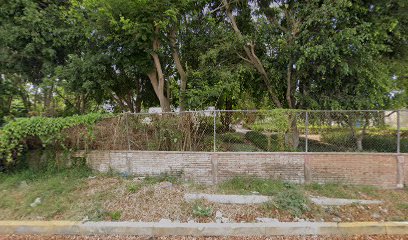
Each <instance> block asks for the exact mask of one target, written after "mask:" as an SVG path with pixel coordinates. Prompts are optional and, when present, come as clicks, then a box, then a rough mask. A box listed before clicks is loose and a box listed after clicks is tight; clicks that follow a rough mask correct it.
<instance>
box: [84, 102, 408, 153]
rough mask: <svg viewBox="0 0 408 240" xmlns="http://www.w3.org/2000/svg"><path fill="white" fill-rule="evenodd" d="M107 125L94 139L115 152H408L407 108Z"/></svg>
mask: <svg viewBox="0 0 408 240" xmlns="http://www.w3.org/2000/svg"><path fill="white" fill-rule="evenodd" d="M107 124H110V125H106V124H105V125H104V127H103V129H105V131H104V134H102V133H101V132H102V131H99V132H100V133H98V128H97V129H95V130H96V138H97V139H106V142H109V144H105V146H104V147H105V148H108V149H117V150H124V149H127V150H151V151H153V150H155V151H214V152H225V151H228V152H231V151H232V152H390V153H391V152H392V153H407V152H408V110H393V111H384V110H363V111H350V110H342V111H323V110H316V111H315V110H313V111H312V110H307V111H306V110H282V109H277V110H268V111H263V110H231V111H225V110H211V111H188V112H181V113H175V112H171V113H137V114H133V113H124V114H121V115H120V116H119V118H118V119H114V120H113V119H112V120H109V123H107ZM99 128H102V127H99ZM106 129H107V130H106ZM107 131H108V132H107ZM98 134H99V135H98ZM101 142H103V141H101ZM102 145H104V144H102ZM100 147H101V143H99V145H98V144H96V145H94V146H93V147H91V148H95V149H98V148H100Z"/></svg>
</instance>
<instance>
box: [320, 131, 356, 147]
mask: <svg viewBox="0 0 408 240" xmlns="http://www.w3.org/2000/svg"><path fill="white" fill-rule="evenodd" d="M321 139H322V141H324V142H326V143H329V144H334V145H339V146H351V147H352V146H353V145H354V140H353V137H352V135H351V131H350V130H348V129H336V130H326V131H323V132H322V134H321Z"/></svg>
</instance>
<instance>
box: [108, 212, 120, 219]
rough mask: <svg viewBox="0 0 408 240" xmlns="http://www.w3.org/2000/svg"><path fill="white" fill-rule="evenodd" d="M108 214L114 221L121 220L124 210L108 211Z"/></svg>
mask: <svg viewBox="0 0 408 240" xmlns="http://www.w3.org/2000/svg"><path fill="white" fill-rule="evenodd" d="M108 216H109V217H110V219H111V220H112V221H119V220H120V218H121V216H122V212H120V211H113V212H108Z"/></svg>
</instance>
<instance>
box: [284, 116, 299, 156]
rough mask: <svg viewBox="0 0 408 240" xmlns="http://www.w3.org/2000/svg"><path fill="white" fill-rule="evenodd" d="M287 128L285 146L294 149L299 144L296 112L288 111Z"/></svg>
mask: <svg viewBox="0 0 408 240" xmlns="http://www.w3.org/2000/svg"><path fill="white" fill-rule="evenodd" d="M288 117H289V129H288V131H287V133H286V134H285V142H286V146H288V147H289V148H290V150H296V149H297V148H298V146H299V129H298V127H297V118H296V113H289V116H288Z"/></svg>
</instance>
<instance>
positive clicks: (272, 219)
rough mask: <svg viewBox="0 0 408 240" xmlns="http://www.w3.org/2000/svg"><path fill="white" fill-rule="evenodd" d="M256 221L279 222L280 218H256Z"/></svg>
mask: <svg viewBox="0 0 408 240" xmlns="http://www.w3.org/2000/svg"><path fill="white" fill-rule="evenodd" d="M255 221H256V222H261V223H274V222H279V219H276V218H255Z"/></svg>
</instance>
